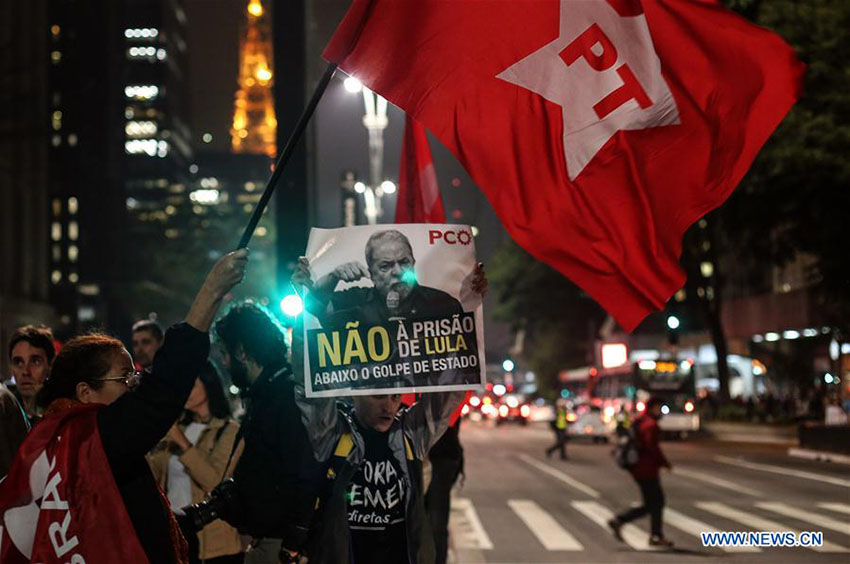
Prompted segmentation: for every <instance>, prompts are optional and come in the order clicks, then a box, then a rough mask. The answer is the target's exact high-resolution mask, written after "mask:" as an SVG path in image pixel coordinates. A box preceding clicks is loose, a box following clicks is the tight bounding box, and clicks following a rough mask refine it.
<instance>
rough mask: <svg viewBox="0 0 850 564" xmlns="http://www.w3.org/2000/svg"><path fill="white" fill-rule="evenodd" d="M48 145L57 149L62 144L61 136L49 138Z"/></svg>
mask: <svg viewBox="0 0 850 564" xmlns="http://www.w3.org/2000/svg"><path fill="white" fill-rule="evenodd" d="M50 144H51V145H53V146H54V147H58V146H59V145H61V144H62V136H61V135H54V136H53V137H51V138H50Z"/></svg>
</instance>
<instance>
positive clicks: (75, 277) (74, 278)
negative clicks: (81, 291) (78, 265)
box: [68, 272, 80, 284]
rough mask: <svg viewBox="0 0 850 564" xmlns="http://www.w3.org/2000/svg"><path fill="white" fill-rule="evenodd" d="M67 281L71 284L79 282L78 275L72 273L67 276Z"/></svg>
mask: <svg viewBox="0 0 850 564" xmlns="http://www.w3.org/2000/svg"><path fill="white" fill-rule="evenodd" d="M68 281H69V282H70V283H71V284H76V283H77V282H79V281H80V275H79V274H77V273H76V272H72V273H71V274H69V275H68Z"/></svg>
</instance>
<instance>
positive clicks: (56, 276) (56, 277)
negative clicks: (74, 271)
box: [50, 270, 62, 284]
mask: <svg viewBox="0 0 850 564" xmlns="http://www.w3.org/2000/svg"><path fill="white" fill-rule="evenodd" d="M50 281H51V282H53V283H54V284H58V283H60V282H61V281H62V273H61V272H59V271H58V270H54V271H53V272H51V273H50Z"/></svg>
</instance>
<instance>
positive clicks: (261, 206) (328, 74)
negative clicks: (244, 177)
mask: <svg viewBox="0 0 850 564" xmlns="http://www.w3.org/2000/svg"><path fill="white" fill-rule="evenodd" d="M335 71H336V63H328V66H327V68H326V69H325V74H323V75H322V78H321V80H319V84H317V85H316V89H315V90H313V96H312V97H311V98H310V101H309V102H308V103H307V107H306V108H304V111H303V112H301V117H299V118H298V123H296V124H295V129H294V130H293V131H292V133H291V134H290V136H289V139H287V140H286V145H285V146H284V147H283V152H281V154H280V156H279V157H278V159H277V162H276V163H275V165H274V170H273V171H272V175H271V176H270V177H269V180H268V182H266V188H265V189H264V190H263V195H262V197H261V198H260V201H259V203H257V207H256V208H254V213H253V214H252V215H251V220H250V221H249V222H248V225H247V226H246V227H245V231H244V232H243V233H242V238H241V239H240V240H239V246H238V247H236V248H237V249H244V248H245V247H247V246H248V243H249V242H250V241H251V236H252V235H254V230H255V229H256V228H257V224H258V223H259V222H260V218H261V217H262V216H263V212H264V211H266V206H268V205H269V200H270V199H271V197H272V194H273V193H274V189H275V186H276V185H277V181H278V179H279V178H280V175H281V173H282V172H283V167H285V166H286V163H287V161H289V157H291V156H292V152H293V151H294V150H295V145H296V144H297V143H298V141H299V140H300V139H301V136H302V135H303V134H304V130H305V129H306V128H307V123H308V122H309V121H310V118H311V117H312V116H313V112H314V111H315V110H316V106H317V105H318V104H319V100H320V99H321V98H322V94H324V93H325V89H327V87H328V83H330V81H331V78H332V77H333V75H334V72H335Z"/></svg>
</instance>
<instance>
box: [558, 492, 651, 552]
mask: <svg viewBox="0 0 850 564" xmlns="http://www.w3.org/2000/svg"><path fill="white" fill-rule="evenodd" d="M571 505H572V506H573V507H574V508H575V509H577V510H578V511H579V512H580V513H581V514H583V515H584V516H585V517H587V518H588V519H590V520H591V521H593V522H594V523H596V524H597V525H599V526H600V527H602V528H603V529H605V530H606V531H607V530H609V528H608V520H609V519H611V518H612V517H614V514H613V513H611V510H609V509H608V508H607V507H605V506H604V505H602V504H601V503H597V502H595V501H574V502H572V503H571ZM620 532H621V534H622V535H623V540H624V541H625V542H626V544H627V545H629V546H630V547H632V548H633V549H634V550H658V547H655V546H649V544H648V543H647V540H648V538H649V535H648V534H646V533H645V532H643V531H641V530H640V529H639V528H637V527H636V526H634V525H631V524H626V525H623V528H622V529H620Z"/></svg>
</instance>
